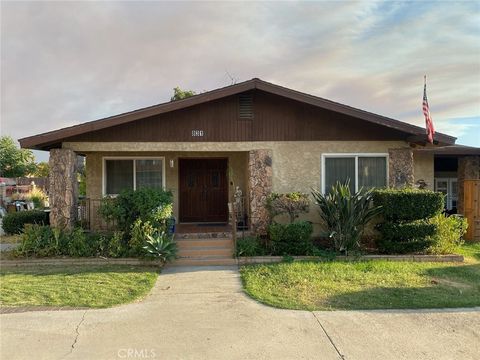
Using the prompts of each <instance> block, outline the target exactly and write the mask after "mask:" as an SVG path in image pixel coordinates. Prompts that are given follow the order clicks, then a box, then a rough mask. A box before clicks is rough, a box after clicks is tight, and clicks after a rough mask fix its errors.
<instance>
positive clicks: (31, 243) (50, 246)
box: [17, 224, 60, 256]
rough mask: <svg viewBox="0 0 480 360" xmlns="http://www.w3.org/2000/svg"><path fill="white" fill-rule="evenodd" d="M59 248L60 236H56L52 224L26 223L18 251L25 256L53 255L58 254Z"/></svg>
mask: <svg viewBox="0 0 480 360" xmlns="http://www.w3.org/2000/svg"><path fill="white" fill-rule="evenodd" d="M58 248H60V245H59V244H58V238H55V237H54V235H53V232H52V229H51V228H50V226H45V225H38V224H25V229H24V232H23V234H22V241H21V244H20V246H19V247H18V249H17V253H18V254H21V255H25V256H29V255H34V256H52V255H57V249H58Z"/></svg>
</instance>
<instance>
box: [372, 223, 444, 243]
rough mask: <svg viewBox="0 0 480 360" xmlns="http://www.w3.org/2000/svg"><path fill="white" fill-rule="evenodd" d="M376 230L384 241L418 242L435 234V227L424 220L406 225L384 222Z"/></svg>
mask: <svg viewBox="0 0 480 360" xmlns="http://www.w3.org/2000/svg"><path fill="white" fill-rule="evenodd" d="M378 229H379V230H380V232H381V233H382V235H383V237H384V238H385V239H386V240H393V241H395V240H398V241H405V240H409V241H411V240H419V239H424V238H426V237H428V236H432V235H434V234H435V232H436V230H437V226H436V225H435V224H431V223H428V222H427V221H425V220H417V221H413V222H408V223H392V222H386V223H383V224H380V225H379V226H378Z"/></svg>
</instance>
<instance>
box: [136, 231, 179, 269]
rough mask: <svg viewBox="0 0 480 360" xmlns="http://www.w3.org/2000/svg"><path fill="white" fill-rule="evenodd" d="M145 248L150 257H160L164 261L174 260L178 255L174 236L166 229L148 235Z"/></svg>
mask: <svg viewBox="0 0 480 360" xmlns="http://www.w3.org/2000/svg"><path fill="white" fill-rule="evenodd" d="M143 249H144V250H145V251H146V254H147V256H148V257H152V258H157V259H160V260H161V261H162V262H167V261H171V260H174V259H175V258H176V255H177V244H176V243H175V242H174V241H173V237H172V236H171V235H168V234H167V233H165V232H164V231H162V232H159V233H155V234H153V235H147V241H146V245H145V246H144V247H143Z"/></svg>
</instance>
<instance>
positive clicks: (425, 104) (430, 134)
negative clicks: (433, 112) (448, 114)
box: [423, 76, 435, 144]
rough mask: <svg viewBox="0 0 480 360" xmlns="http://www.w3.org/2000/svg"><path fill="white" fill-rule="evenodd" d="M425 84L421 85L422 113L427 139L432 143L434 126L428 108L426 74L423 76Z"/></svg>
mask: <svg viewBox="0 0 480 360" xmlns="http://www.w3.org/2000/svg"><path fill="white" fill-rule="evenodd" d="M424 79H425V84H424V86H423V115H425V129H426V130H427V138H428V141H429V142H430V143H431V144H433V135H435V128H434V127H433V120H432V117H431V116H430V108H429V107H428V100H427V76H425V78H424Z"/></svg>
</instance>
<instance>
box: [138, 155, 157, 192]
mask: <svg viewBox="0 0 480 360" xmlns="http://www.w3.org/2000/svg"><path fill="white" fill-rule="evenodd" d="M135 162H136V164H135V171H136V181H137V184H136V189H141V188H154V189H161V188H162V185H163V184H162V176H163V174H162V172H163V161H162V160H160V159H155V160H135Z"/></svg>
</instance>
